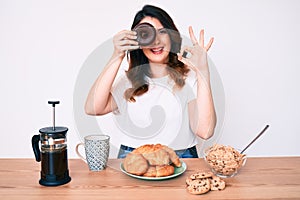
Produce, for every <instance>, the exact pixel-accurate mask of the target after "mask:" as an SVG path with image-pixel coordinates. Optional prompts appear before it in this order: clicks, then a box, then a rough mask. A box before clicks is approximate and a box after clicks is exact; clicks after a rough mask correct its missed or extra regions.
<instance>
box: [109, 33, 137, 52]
mask: <svg viewBox="0 0 300 200" xmlns="http://www.w3.org/2000/svg"><path fill="white" fill-rule="evenodd" d="M136 38H137V36H136V32H135V31H130V30H123V31H120V32H119V33H117V34H116V35H115V36H114V37H113V43H114V55H117V56H120V57H124V56H125V54H126V51H128V50H135V49H139V48H140V46H139V44H138V42H137V41H136Z"/></svg>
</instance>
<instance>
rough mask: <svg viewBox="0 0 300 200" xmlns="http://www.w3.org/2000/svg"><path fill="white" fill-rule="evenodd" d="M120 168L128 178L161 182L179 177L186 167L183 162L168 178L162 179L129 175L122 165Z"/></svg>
mask: <svg viewBox="0 0 300 200" xmlns="http://www.w3.org/2000/svg"><path fill="white" fill-rule="evenodd" d="M120 168H121V171H122V172H123V173H125V174H127V175H128V176H131V177H133V178H137V179H142V180H150V181H161V180H166V179H170V178H174V177H177V176H179V175H181V174H182V173H183V172H185V170H186V168H187V167H186V164H185V162H183V161H181V167H175V169H174V174H172V175H170V176H164V177H146V176H138V175H134V174H130V173H128V172H126V170H125V169H124V166H123V163H121V165H120Z"/></svg>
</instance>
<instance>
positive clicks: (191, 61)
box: [178, 26, 214, 73]
mask: <svg viewBox="0 0 300 200" xmlns="http://www.w3.org/2000/svg"><path fill="white" fill-rule="evenodd" d="M189 34H190V38H191V41H192V44H193V46H192V47H189V46H185V47H184V48H183V49H182V50H181V51H180V53H178V60H180V61H181V62H183V63H184V64H186V65H187V66H189V67H190V68H191V69H192V70H193V71H195V72H196V73H197V72H201V73H203V72H208V63H207V51H208V50H209V49H210V47H211V45H212V43H213V41H214V38H213V37H212V38H210V40H209V42H208V44H207V45H204V30H203V29H202V30H201V31H200V38H199V41H197V38H196V37H195V35H194V31H193V28H192V27H191V26H190V27H189ZM185 52H187V53H189V55H188V56H187V57H184V56H183V55H184V53H185Z"/></svg>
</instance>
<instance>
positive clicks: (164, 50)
mask: <svg viewBox="0 0 300 200" xmlns="http://www.w3.org/2000/svg"><path fill="white" fill-rule="evenodd" d="M144 22H147V23H149V24H151V25H152V26H154V28H155V29H156V38H155V40H154V42H153V43H152V44H151V45H150V46H147V47H143V48H142V50H143V52H144V54H145V55H146V57H147V58H148V60H149V63H159V64H165V63H167V62H168V60H169V52H170V49H171V40H170V37H169V34H168V32H167V30H166V29H165V28H164V27H163V25H162V24H161V23H160V21H159V20H158V19H156V18H153V17H149V16H147V17H145V18H144V19H142V20H141V22H140V23H144Z"/></svg>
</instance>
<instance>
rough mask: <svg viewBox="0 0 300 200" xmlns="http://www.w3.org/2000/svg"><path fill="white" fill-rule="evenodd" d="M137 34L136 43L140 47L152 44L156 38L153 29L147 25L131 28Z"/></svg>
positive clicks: (142, 24)
mask: <svg viewBox="0 0 300 200" xmlns="http://www.w3.org/2000/svg"><path fill="white" fill-rule="evenodd" d="M133 31H136V33H137V39H136V40H137V41H138V43H139V45H140V46H149V45H151V44H152V43H153V41H154V40H155V37H156V30H155V28H154V27H153V26H152V25H151V24H149V23H141V24H138V25H136V26H135V27H134V28H133Z"/></svg>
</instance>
